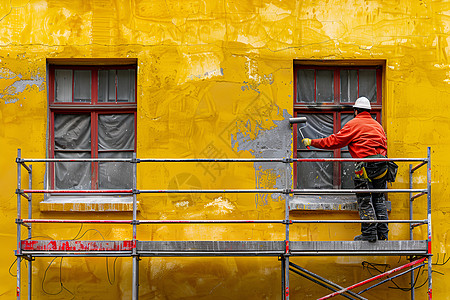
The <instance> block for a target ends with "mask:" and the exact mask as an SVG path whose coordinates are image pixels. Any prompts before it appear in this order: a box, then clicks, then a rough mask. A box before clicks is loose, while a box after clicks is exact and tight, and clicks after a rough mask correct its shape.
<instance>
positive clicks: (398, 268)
mask: <svg viewBox="0 0 450 300" xmlns="http://www.w3.org/2000/svg"><path fill="white" fill-rule="evenodd" d="M426 259H427V258H426V257H423V258H421V259H418V260H415V261H412V262H410V263H407V264H406V265H403V266H400V267H397V268H394V269H392V270H389V271H387V272H384V273H381V274H378V275H377V276H374V277H372V278H369V279H366V280H363V281H361V282H359V283H356V284H354V285H351V286H349V287H347V288H345V289H342V290H340V291H337V292H334V293H331V294H329V295H326V296H324V297H322V298H319V299H318V300H325V299H329V298H331V297H334V296H337V295H339V294H342V293H344V292H346V291H349V290H352V289H354V288H357V287H359V286H362V285H364V284H366V283H369V282H372V281H374V280H377V279H379V278H382V277H385V276H388V275H390V274H392V273H395V272H397V271H400V270H403V269H405V268H408V267H411V266H414V265H417V264H420V263H422V262H424V261H425V260H426Z"/></svg>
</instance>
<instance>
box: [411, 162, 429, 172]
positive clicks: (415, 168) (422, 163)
mask: <svg viewBox="0 0 450 300" xmlns="http://www.w3.org/2000/svg"><path fill="white" fill-rule="evenodd" d="M427 163H428V160H426V161H423V162H421V163H420V164H418V165H417V166H415V167H413V168H411V173H414V172H415V171H416V170H417V169H419V168H420V167H422V166H424V165H426V164H427Z"/></svg>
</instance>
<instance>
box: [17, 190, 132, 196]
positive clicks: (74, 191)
mask: <svg viewBox="0 0 450 300" xmlns="http://www.w3.org/2000/svg"><path fill="white" fill-rule="evenodd" d="M22 192H23V193H27V194H28V193H37V194H133V190H23V191H22ZM22 195H23V194H22Z"/></svg>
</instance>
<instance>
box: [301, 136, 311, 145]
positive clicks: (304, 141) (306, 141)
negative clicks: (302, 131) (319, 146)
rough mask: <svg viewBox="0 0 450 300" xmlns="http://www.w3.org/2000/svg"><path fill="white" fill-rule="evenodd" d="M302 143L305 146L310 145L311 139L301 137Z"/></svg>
mask: <svg viewBox="0 0 450 300" xmlns="http://www.w3.org/2000/svg"><path fill="white" fill-rule="evenodd" d="M302 143H303V144H304V145H305V147H308V146H311V139H308V138H306V139H303V140H302Z"/></svg>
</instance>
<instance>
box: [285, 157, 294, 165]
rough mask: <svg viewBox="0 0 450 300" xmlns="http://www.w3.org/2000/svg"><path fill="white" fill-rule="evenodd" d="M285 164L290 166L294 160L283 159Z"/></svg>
mask: <svg viewBox="0 0 450 300" xmlns="http://www.w3.org/2000/svg"><path fill="white" fill-rule="evenodd" d="M283 162H284V163H287V164H290V163H292V162H293V160H292V158H290V157H283Z"/></svg>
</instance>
